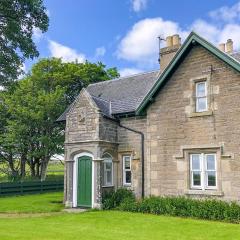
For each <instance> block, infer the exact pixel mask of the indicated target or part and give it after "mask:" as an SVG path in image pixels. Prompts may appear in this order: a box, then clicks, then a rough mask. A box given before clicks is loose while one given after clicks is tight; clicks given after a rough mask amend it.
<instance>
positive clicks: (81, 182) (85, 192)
mask: <svg viewBox="0 0 240 240" xmlns="http://www.w3.org/2000/svg"><path fill="white" fill-rule="evenodd" d="M77 190H78V191H77V205H78V207H91V206H92V159H91V157H88V156H83V157H80V158H79V159H78V189H77Z"/></svg>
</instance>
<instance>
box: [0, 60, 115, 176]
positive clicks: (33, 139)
mask: <svg viewBox="0 0 240 240" xmlns="http://www.w3.org/2000/svg"><path fill="white" fill-rule="evenodd" d="M117 76H119V74H118V72H117V70H116V68H109V69H106V66H105V65H103V64H102V63H97V64H94V63H89V62H86V63H63V62H62V61H61V59H57V58H51V59H42V60H40V61H39V62H38V63H37V64H35V65H34V66H33V67H32V71H31V72H30V74H29V75H28V76H27V77H26V78H25V79H23V80H21V81H19V82H18V83H16V85H15V88H13V89H12V91H10V90H9V91H6V92H5V93H4V94H2V99H3V101H2V104H0V112H4V113H5V114H6V115H7V117H6V118H5V119H6V120H5V121H3V125H5V126H4V127H3V128H2V129H3V130H2V132H1V130H0V153H2V154H1V155H2V159H3V161H5V162H7V163H8V165H9V168H10V169H11V172H12V174H15V175H18V176H20V177H23V176H24V175H25V169H24V167H25V164H28V165H29V166H30V170H31V175H32V176H33V177H38V178H41V179H42V180H44V179H45V176H46V169H47V164H48V162H49V160H50V158H51V156H53V155H54V154H60V153H63V142H64V125H63V124H61V123H56V119H57V118H58V117H59V116H60V115H61V113H62V112H63V111H64V110H65V108H66V107H67V106H68V105H69V104H70V103H71V102H72V101H73V99H74V98H75V97H76V95H77V94H78V93H79V92H80V90H81V88H82V87H83V86H85V87H86V86H87V85H88V84H90V83H94V82H98V81H104V80H108V79H111V78H112V77H117ZM1 109H2V110H1ZM0 129H1V128H0ZM1 155H0V159H1ZM16 161H17V162H19V164H14V162H16ZM16 166H17V167H18V168H17V167H16Z"/></svg>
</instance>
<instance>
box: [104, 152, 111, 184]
mask: <svg viewBox="0 0 240 240" xmlns="http://www.w3.org/2000/svg"><path fill="white" fill-rule="evenodd" d="M106 163H111V169H110V170H109V169H106ZM107 172H111V175H112V182H106V180H107ZM112 186H113V161H112V157H107V158H104V160H103V187H112Z"/></svg>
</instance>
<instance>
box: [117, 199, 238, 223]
mask: <svg viewBox="0 0 240 240" xmlns="http://www.w3.org/2000/svg"><path fill="white" fill-rule="evenodd" d="M118 209H119V210H122V211H129V212H141V213H152V214H162V215H170V216H179V217H193V218H199V219H207V220H220V221H228V222H233V223H239V222H240V205H239V204H237V203H236V202H231V203H227V202H224V201H220V200H210V199H206V200H197V199H191V198H186V197H149V198H145V199H143V200H141V201H134V200H133V199H128V198H126V199H124V200H123V201H122V202H121V204H120V205H119V207H118Z"/></svg>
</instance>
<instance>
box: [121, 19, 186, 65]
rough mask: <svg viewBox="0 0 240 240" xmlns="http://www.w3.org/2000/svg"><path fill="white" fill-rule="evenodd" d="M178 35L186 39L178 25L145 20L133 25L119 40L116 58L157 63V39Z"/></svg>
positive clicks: (158, 20) (162, 21)
mask: <svg viewBox="0 0 240 240" xmlns="http://www.w3.org/2000/svg"><path fill="white" fill-rule="evenodd" d="M175 33H178V34H180V35H181V36H182V37H186V35H187V32H186V31H183V30H182V29H181V28H180V27H179V25H178V23H176V22H172V21H164V20H163V19H162V18H147V19H144V20H141V21H139V22H137V23H136V24H134V25H133V27H132V28H131V30H130V31H129V32H128V33H127V34H126V36H125V37H124V38H123V39H122V40H121V42H120V44H119V46H118V50H117V56H118V58H121V59H125V60H130V61H135V62H144V61H147V62H148V63H151V62H152V63H153V62H156V61H157V57H158V56H157V55H158V40H157V37H158V36H159V35H161V36H164V37H166V36H168V35H173V34H175Z"/></svg>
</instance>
